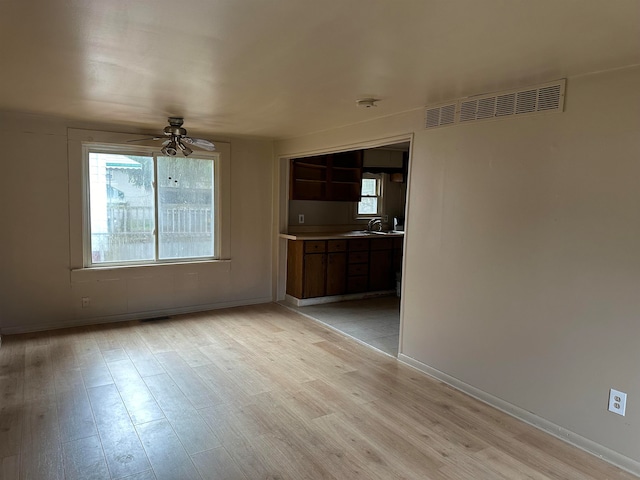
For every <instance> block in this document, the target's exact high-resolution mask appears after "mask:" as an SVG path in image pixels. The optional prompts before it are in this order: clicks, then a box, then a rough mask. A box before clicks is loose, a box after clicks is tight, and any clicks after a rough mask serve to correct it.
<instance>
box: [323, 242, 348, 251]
mask: <svg viewBox="0 0 640 480" xmlns="http://www.w3.org/2000/svg"><path fill="white" fill-rule="evenodd" d="M346 251H347V241H346V240H329V241H328V242H327V252H346Z"/></svg>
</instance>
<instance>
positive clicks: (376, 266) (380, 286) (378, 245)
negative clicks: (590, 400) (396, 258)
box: [369, 238, 395, 291]
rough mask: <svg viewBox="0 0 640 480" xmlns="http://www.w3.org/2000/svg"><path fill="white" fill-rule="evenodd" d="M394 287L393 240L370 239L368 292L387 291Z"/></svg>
mask: <svg viewBox="0 0 640 480" xmlns="http://www.w3.org/2000/svg"><path fill="white" fill-rule="evenodd" d="M394 285H395V272H394V271H393V238H376V239H372V240H371V253H370V256H369V290H372V291H377V290H389V289H392V288H393V287H394Z"/></svg>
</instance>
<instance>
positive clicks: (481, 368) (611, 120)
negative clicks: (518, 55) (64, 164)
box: [276, 67, 640, 473]
mask: <svg viewBox="0 0 640 480" xmlns="http://www.w3.org/2000/svg"><path fill="white" fill-rule="evenodd" d="M638 85H640V68H637V67H636V68H629V69H625V70H618V71H612V72H606V73H600V74H594V75H590V76H583V77H578V78H570V79H568V83H567V97H566V104H565V112H564V113H562V114H559V115H542V116H537V117H528V118H521V119H505V120H499V121H493V122H487V123H477V124H473V125H464V126H453V127H447V128H441V129H437V130H431V131H425V130H423V129H422V111H415V112H409V113H407V114H403V115H399V116H396V117H391V118H388V119H382V120H378V121H374V122H370V123H369V124H367V125H363V124H360V125H355V126H352V127H345V128H342V129H339V130H334V131H330V132H323V133H321V134H318V135H313V136H309V137H304V138H297V139H291V140H287V141H282V142H279V143H277V145H276V151H277V153H282V154H289V155H291V154H295V153H297V152H298V151H309V150H319V149H321V148H322V147H325V148H328V149H329V148H336V147H337V146H339V145H353V144H357V143H358V142H363V141H370V140H372V139H374V138H381V137H383V136H390V135H398V134H403V133H408V132H415V134H414V142H413V144H412V158H411V173H410V185H409V192H410V193H409V203H408V213H407V235H406V245H405V269H404V277H403V278H404V281H403V285H404V292H403V305H402V311H403V320H402V322H403V323H402V341H401V346H400V350H401V352H402V353H403V354H404V355H406V356H407V358H408V359H410V360H412V361H414V362H415V363H416V364H418V365H420V364H422V365H425V366H427V367H429V368H434V369H437V370H438V371H440V372H443V373H444V374H446V375H449V376H451V377H453V378H455V379H457V380H459V381H461V382H464V383H465V384H467V385H469V386H470V387H473V388H476V389H479V390H481V391H483V392H486V393H488V394H489V396H493V397H495V398H497V399H500V400H501V401H504V402H508V403H509V404H511V405H515V406H516V407H520V408H521V409H523V411H528V412H531V413H533V414H534V415H537V416H539V417H541V418H542V419H546V420H547V421H550V422H552V423H553V424H555V425H556V426H559V427H561V428H563V429H566V430H567V431H570V432H574V433H576V434H577V435H579V436H582V437H584V438H586V439H587V441H586V442H582V443H581V444H582V445H583V446H585V445H586V446H587V447H590V446H592V445H588V444H589V441H592V442H595V443H596V444H597V445H596V446H597V447H598V448H596V449H595V450H597V451H598V452H600V453H602V452H605V454H607V456H608V458H609V459H610V460H612V459H613V460H615V461H618V462H619V463H622V464H624V465H625V467H627V468H635V469H636V471H637V473H640V469H639V468H638V467H639V466H640V464H638V463H637V462H640V408H639V407H638V405H640V370H639V368H638V366H639V365H640V349H639V348H638V342H639V339H640V321H638V320H639V319H640V301H638V293H639V292H640V254H639V252H640V213H639V212H640V188H639V185H640V135H639V132H640V108H638V106H639V105H640V89H638ZM478 93H480V92H478ZM611 387H614V388H616V389H619V390H622V391H625V392H627V393H628V394H629V397H628V399H629V400H628V406H627V415H626V417H620V416H616V415H614V414H612V413H608V412H607V411H606V407H607V397H608V390H609V388H611ZM574 439H577V440H575V441H577V442H578V443H580V442H581V440H580V437H574ZM600 447H603V448H600ZM592 450H593V448H592ZM627 460H628V461H627Z"/></svg>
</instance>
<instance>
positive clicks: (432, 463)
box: [0, 304, 636, 480]
mask: <svg viewBox="0 0 640 480" xmlns="http://www.w3.org/2000/svg"><path fill="white" fill-rule="evenodd" d="M0 399H1V405H0V406H1V411H0V462H1V469H0V479H2V480H9V479H18V478H19V479H34V480H37V479H43V480H45V479H46V480H57V479H63V478H64V479H69V480H71V479H74V480H75V479H82V480H89V479H125V478H126V479H129V480H150V479H157V480H164V479H167V480H183V479H223V480H259V479H273V480H275V479H280V480H285V479H292V480H299V479H327V480H334V479H336V480H343V479H349V480H351V479H362V480H378V479H380V480H390V479H421V480H428V479H431V480H466V479H468V480H482V479H491V480H514V479H525V478H526V479H534V480H545V479H568V480H603V479H632V478H636V477H634V476H632V475H630V474H628V473H625V472H623V471H621V470H618V469H616V468H614V467H612V466H610V465H608V464H606V463H604V462H603V461H601V460H599V459H597V458H596V457H593V456H590V455H589V454H586V453H584V452H582V451H580V450H578V449H576V448H573V447H571V446H569V445H567V444H565V443H563V442H561V441H559V440H557V439H555V438H553V437H551V436H549V435H546V434H544V433H542V432H540V431H538V430H536V429H535V428H533V427H530V426H528V425H526V424H524V423H521V422H519V421H517V420H515V419H513V418H511V417H509V416H507V415H505V414H503V413H501V412H499V411H497V410H495V409H493V408H490V407H489V406H487V405H485V404H482V403H480V402H478V401H476V400H474V399H472V398H470V397H467V396H466V395H464V394H462V393H459V392H457V391H456V390H454V389H452V388H450V387H448V386H446V385H443V384H442V383H439V382H438V381H435V380H433V379H431V378H429V377H427V376H425V375H423V374H421V373H419V372H417V371H415V370H413V369H411V368H410V367H408V366H405V365H403V364H401V363H399V362H398V361H397V360H396V359H394V358H392V357H389V356H388V355H384V354H382V353H380V352H378V351H376V350H374V349H372V348H370V347H367V346H365V345H362V344H359V343H357V342H356V341H355V340H353V339H350V338H348V337H345V336H342V335H341V334H339V333H337V332H335V331H333V330H330V329H328V328H327V327H325V326H324V325H322V324H320V323H318V322H315V321H313V320H310V319H308V318H306V317H304V316H302V315H299V314H298V313H296V312H293V311H291V310H288V309H286V308H284V307H281V306H279V305H275V304H271V305H260V306H252V307H241V308H234V309H228V310H219V311H213V312H207V313H201V314H192V315H184V316H176V317H173V318H171V319H167V320H158V321H153V322H125V323H119V324H111V325H102V326H93V327H84V328H73V329H65V330H57V331H52V332H44V333H37V334H28V335H15V336H8V337H5V338H4V341H3V345H2V348H1V349H0Z"/></svg>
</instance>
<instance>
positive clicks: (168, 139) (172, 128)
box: [129, 117, 216, 157]
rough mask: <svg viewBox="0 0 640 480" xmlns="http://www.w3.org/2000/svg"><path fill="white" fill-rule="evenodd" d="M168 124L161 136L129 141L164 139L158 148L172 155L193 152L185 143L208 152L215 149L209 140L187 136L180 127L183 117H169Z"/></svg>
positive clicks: (186, 154)
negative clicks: (160, 147)
mask: <svg viewBox="0 0 640 480" xmlns="http://www.w3.org/2000/svg"><path fill="white" fill-rule="evenodd" d="M168 120H169V125H167V126H166V127H164V130H163V136H157V137H148V138H139V139H136V140H129V142H142V141H144V140H164V142H162V149H161V150H160V151H161V152H162V153H163V154H164V155H168V156H170V157H174V156H176V155H177V154H178V152H181V153H182V154H183V155H184V156H185V157H188V156H189V155H191V154H192V153H193V150H191V148H189V147H188V146H187V145H193V146H194V147H197V148H201V149H203V150H208V151H210V152H212V151H214V150H215V149H216V146H215V145H214V144H213V143H211V142H210V141H209V140H205V139H203V138H192V137H188V136H187V131H186V130H185V129H184V128H182V124H183V123H184V118H182V117H169V119H168Z"/></svg>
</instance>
